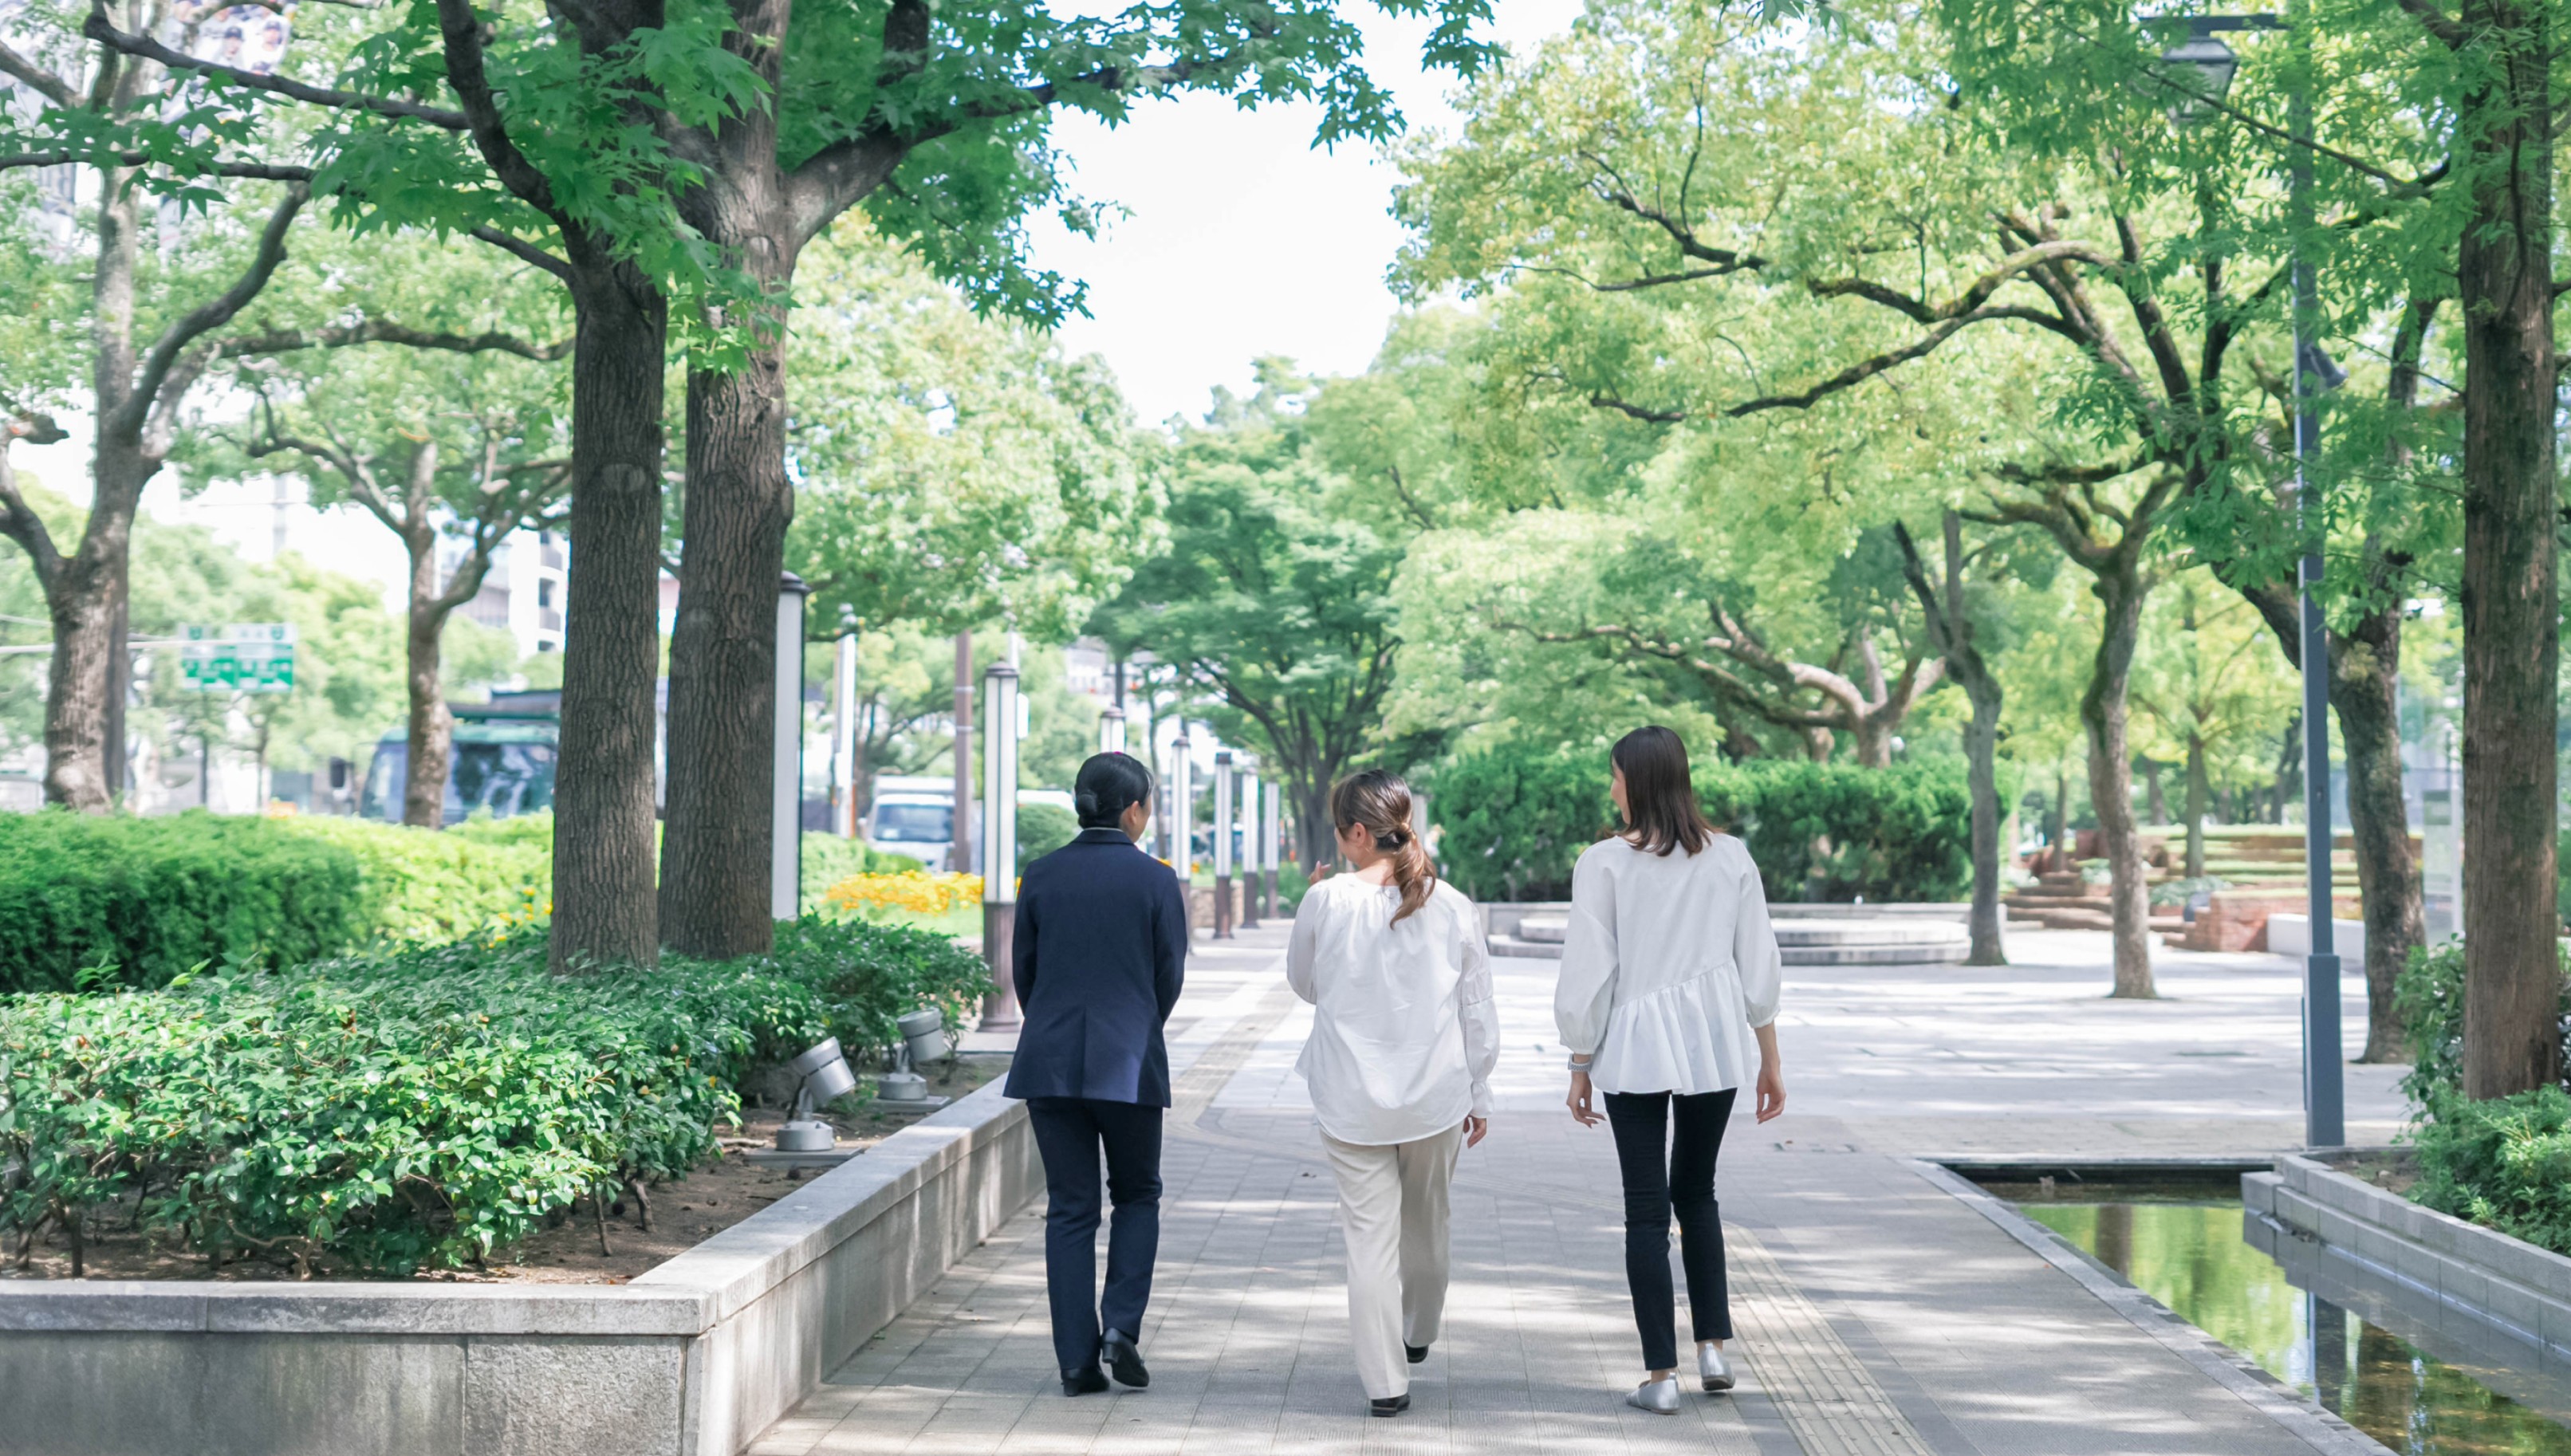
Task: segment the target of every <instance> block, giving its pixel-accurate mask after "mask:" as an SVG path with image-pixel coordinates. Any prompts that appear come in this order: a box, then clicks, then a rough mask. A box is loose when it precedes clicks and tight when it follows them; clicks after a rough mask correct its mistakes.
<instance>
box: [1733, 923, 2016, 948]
mask: <svg viewBox="0 0 2571 1456" xmlns="http://www.w3.org/2000/svg"><path fill="white" fill-rule="evenodd" d="M1770 923H1771V924H1773V925H1774V926H1775V927H1776V929H1777V943H1778V944H1779V945H1781V946H1820V945H1949V944H1952V945H1963V944H1966V943H1968V942H1969V941H1970V939H1971V936H1970V934H1969V932H1967V931H1966V929H1965V927H1964V922H1963V921H1961V920H1895V919H1892V918H1890V917H1889V916H1886V917H1884V918H1882V919H1879V920H1805V919H1801V918H1800V917H1792V916H1782V917H1779V918H1777V919H1775V920H1773V921H1771V922H1770Z"/></svg>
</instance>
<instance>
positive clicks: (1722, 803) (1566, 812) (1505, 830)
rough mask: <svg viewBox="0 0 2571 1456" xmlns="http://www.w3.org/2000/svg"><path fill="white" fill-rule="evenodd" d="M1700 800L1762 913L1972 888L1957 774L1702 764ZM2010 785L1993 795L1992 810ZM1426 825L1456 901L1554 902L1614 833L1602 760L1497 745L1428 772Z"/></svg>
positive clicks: (1598, 753)
mask: <svg viewBox="0 0 2571 1456" xmlns="http://www.w3.org/2000/svg"><path fill="white" fill-rule="evenodd" d="M1696 784H1697V794H1698V797H1699V798H1701V799H1702V800H1703V801H1704V803H1705V808H1706V813H1707V815H1708V816H1709V817H1711V818H1712V819H1713V820H1714V821H1715V822H1716V823H1718V824H1721V825H1724V826H1726V827H1728V828H1730V829H1731V830H1732V831H1733V832H1735V833H1738V834H1740V835H1741V836H1742V839H1743V841H1744V842H1745V843H1746V844H1747V846H1748V847H1749V849H1750V853H1751V857H1752V858H1753V859H1755V860H1757V861H1758V863H1759V868H1760V872H1761V873H1762V874H1763V875H1764V876H1765V877H1766V879H1767V882H1768V897H1769V898H1770V899H1772V900H1823V901H1847V900H1853V899H1856V898H1858V897H1860V896H1861V897H1863V898H1865V899H1867V900H1877V901H1890V902H1899V901H1923V900H1931V901H1943V900H1956V899H1960V898H1962V897H1963V896H1964V894H1965V893H1967V891H1968V889H1969V887H1970V885H1971V883H1972V801H1971V798H1970V795H1969V794H1968V792H1967V791H1966V786H1965V781H1964V765H1963V764H1962V763H1960V762H1953V761H1942V760H1931V761H1926V762H1911V763H1900V764H1895V765H1893V766H1892V767H1889V768H1859V767H1856V766H1853V765H1850V764H1843V763H1803V762H1789V761H1774V762H1752V763H1747V764H1740V765H1733V764H1726V763H1721V762H1709V763H1700V764H1698V765H1697V767H1696ZM2007 788H2008V785H2006V784H2003V785H2002V793H2003V798H2004V799H2005V795H2006V792H2007ZM1429 813H1430V815H1431V816H1432V817H1433V818H1434V819H1435V820H1436V822H1437V824H1438V827H1439V829H1440V830H1441V837H1440V840H1439V846H1438V847H1439V855H1440V858H1441V859H1442V860H1443V861H1444V865H1445V869H1446V872H1447V873H1448V874H1449V875H1451V876H1452V877H1453V878H1454V880H1455V883H1456V886H1457V888H1459V889H1462V890H1463V891H1464V892H1465V893H1467V894H1469V895H1472V896H1474V897H1475V898H1477V899H1485V900H1503V901H1506V900H1559V899H1564V898H1567V897H1568V896H1569V895H1570V893H1571V868H1572V864H1573V862H1574V861H1576V860H1577V859H1578V858H1579V857H1580V852H1581V851H1582V850H1584V849H1586V848H1588V847H1589V846H1590V845H1591V844H1592V843H1594V842H1596V841H1597V840H1598V839H1599V838H1601V837H1602V836H1604V835H1605V834H1607V833H1608V832H1609V831H1610V830H1611V828H1612V826H1613V825H1614V824H1615V823H1616V813H1615V807H1614V805H1613V804H1612V803H1611V802H1610V801H1609V799H1608V796H1607V754H1606V752H1605V751H1604V750H1591V751H1573V750H1569V749H1556V748H1533V747H1527V746H1524V745H1501V746H1498V747H1495V748H1492V749H1488V750H1485V751H1482V752H1478V753H1473V754H1469V755H1467V756H1464V757H1461V758H1458V759H1455V760H1453V761H1451V762H1449V763H1446V764H1443V765H1441V766H1439V767H1438V768H1437V770H1436V771H1435V773H1434V774H1433V776H1432V778H1431V781H1430V792H1429Z"/></svg>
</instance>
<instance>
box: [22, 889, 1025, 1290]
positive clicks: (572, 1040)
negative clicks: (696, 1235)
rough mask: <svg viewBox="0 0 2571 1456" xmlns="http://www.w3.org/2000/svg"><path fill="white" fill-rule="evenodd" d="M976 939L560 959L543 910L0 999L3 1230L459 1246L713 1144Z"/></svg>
mask: <svg viewBox="0 0 2571 1456" xmlns="http://www.w3.org/2000/svg"><path fill="white" fill-rule="evenodd" d="M986 984H987V977H985V976H984V975H983V973H982V966H981V962H980V961H979V960H977V959H975V958H974V957H972V956H969V955H966V954H964V953H963V952H961V951H960V950H958V949H957V948H956V947H955V945H954V943H953V942H952V941H950V940H945V939H943V938H942V937H936V936H929V935H925V934H922V933H920V932H916V931H906V930H900V929H895V928H889V927H883V926H869V925H862V924H850V923H845V922H837V921H824V920H817V919H813V918H809V917H807V918H806V919H804V920H802V921H798V922H796V923H794V924H792V925H787V926H781V927H779V934H778V943H777V947H776V949H775V951H774V952H772V953H771V954H770V955H766V956H760V957H753V958H749V959H746V960H742V961H734V962H717V963H709V962H703V961H692V960H689V959H686V958H684V957H676V956H673V957H669V958H666V959H665V960H664V961H663V963H662V964H661V965H660V966H659V967H658V968H657V969H653V970H640V969H633V968H606V969H600V970H595V971H590V972H586V973H583V974H580V975H573V976H557V975H554V974H552V973H551V972H550V971H548V970H547V968H546V945H545V937H544V930H543V928H542V927H541V926H534V927H522V928H519V929H517V930H513V931H508V932H504V933H501V934H498V935H496V936H491V937H487V938H484V937H477V938H475V939H472V940H466V941H460V942H455V943H451V944H446V945H439V946H387V947H384V948H380V949H376V950H372V951H369V952H366V953H362V954H358V955H352V956H346V957H342V958H339V959H336V960H329V961H323V962H319V963H316V964H313V965H309V966H304V967H300V968H297V969H294V970H290V971H283V972H261V971H257V970H249V969H235V970H232V971H228V972H223V973H216V974H196V975H187V974H183V975H181V976H179V977H177V978H175V979H174V980H173V981H172V982H171V983H170V984H169V985H168V986H167V987H166V988H164V989H161V990H158V991H123V992H114V993H107V994H95V995H66V994H36V995H23V996H17V997H7V998H0V1167H7V1168H10V1169H11V1170H12V1173H11V1176H10V1178H9V1180H8V1181H7V1183H6V1185H5V1187H0V1231H6V1232H10V1233H14V1234H15V1235H17V1236H18V1237H20V1238H25V1237H30V1236H32V1235H33V1232H34V1230H37V1229H38V1228H40V1227H43V1226H45V1225H48V1224H50V1225H52V1226H54V1227H56V1228H57V1229H62V1228H70V1227H79V1226H82V1225H83V1224H85V1223H87V1222H92V1221H96V1220H99V1219H103V1218H107V1217H114V1218H115V1219H117V1220H118V1221H119V1222H121V1223H131V1224H134V1225H137V1226H141V1227H144V1228H147V1229H150V1230H152V1231H153V1232H154V1233H155V1235H156V1236H157V1237H160V1238H162V1239H164V1240H166V1241H168V1242H170V1243H172V1244H174V1245H178V1246H182V1247H184V1248H186V1249H187V1250H189V1251H191V1252H193V1253H195V1254H198V1255H202V1256H204V1257H206V1258H208V1259H210V1260H213V1261H226V1260H235V1259H241V1258H258V1259H261V1260H266V1261H272V1262H275V1263H277V1264H279V1265H282V1266H285V1267H290V1268H291V1269H293V1270H294V1271H295V1272H297V1273H308V1272H312V1271H314V1270H315V1269H319V1270H322V1271H328V1272H335V1271H349V1272H380V1273H393V1274H400V1273H406V1272H409V1271H411V1270H413V1269H416V1268H419V1267H422V1266H453V1265H456V1264H460V1263H469V1262H475V1261H478V1260H480V1259H482V1258H484V1257H485V1256H487V1255H488V1254H489V1253H490V1251H491V1250H492V1249H494V1248H495V1247H498V1246H500V1245H502V1244H506V1243H509V1242H512V1241H514V1240H516V1239H518V1238H521V1237H524V1236H525V1235H526V1234H528V1233H529V1232H532V1231H534V1230H535V1229H536V1228H537V1227H539V1226H541V1225H542V1224H543V1223H544V1222H545V1221H546V1220H548V1219H551V1218H557V1217H560V1216H562V1215H563V1214H564V1213H565V1212H566V1211H568V1210H569V1209H570V1207H571V1205H572V1204H573V1202H574V1201H575V1200H577V1199H581V1198H584V1197H589V1196H594V1195H597V1194H600V1193H602V1192H603V1191H606V1190H609V1189H613V1188H615V1187H617V1186H619V1185H621V1184H623V1183H624V1182H626V1181H629V1180H658V1179H667V1178H674V1177H678V1176H681V1175H683V1174H685V1173H686V1172H687V1171H688V1170H689V1169H691V1168H694V1167H696V1166H697V1165H699V1164H701V1163H704V1162H705V1161H707V1160H708V1159H709V1158H712V1157H713V1156H715V1153H716V1143H715V1135H716V1129H717V1127H718V1126H719V1125H722V1124H724V1123H727V1122H730V1121H732V1120H733V1119H734V1118H735V1117H736V1115H737V1113H738V1111H739V1108H740V1093H739V1085H740V1082H741V1080H742V1078H743V1075H744V1074H745V1073H747V1072H748V1071H749V1070H750V1069H751V1068H752V1067H753V1066H755V1065H758V1064H761V1063H768V1062H774V1061H781V1060H783V1059H785V1058H787V1057H789V1056H791V1055H792V1054H794V1053H796V1052H799V1051H801V1050H802V1049H803V1048H805V1047H807V1046H809V1045H811V1044H812V1043H813V1042H816V1041H818V1040H820V1038H821V1037H822V1036H824V1035H828V1034H836V1035H838V1036H839V1037H840V1038H841V1039H842V1041H843V1042H845V1043H848V1044H849V1050H850V1051H851V1052H852V1053H855V1054H858V1055H862V1054H863V1052H864V1050H865V1049H866V1048H867V1047H869V1046H871V1045H879V1044H880V1043H882V1042H884V1041H887V1040H889V1039H890V1037H891V1036H892V1031H893V1028H892V1017H893V1016H894V1015H896V1014H898V1013H900V1012H903V1011H908V1010H910V1009H912V1008H914V1007H916V1006H919V1005H921V1004H923V1003H933V1004H938V1005H941V1006H943V1007H945V1008H946V1009H947V1010H948V1012H949V1014H950V1016H951V1017H959V1018H960V1016H961V1014H962V1013H963V1012H964V1011H965V1010H966V1008H967V1007H968V1006H969V1005H970V1003H971V1002H973V1001H976V1000H978V999H979V997H980V994H981V992H982V989H983V987H984V986H985V985H986Z"/></svg>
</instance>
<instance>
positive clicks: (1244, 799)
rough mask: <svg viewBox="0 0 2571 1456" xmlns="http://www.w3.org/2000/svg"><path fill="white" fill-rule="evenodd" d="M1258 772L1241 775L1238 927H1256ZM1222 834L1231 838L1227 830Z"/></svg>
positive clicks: (1257, 913) (1257, 918)
mask: <svg viewBox="0 0 2571 1456" xmlns="http://www.w3.org/2000/svg"><path fill="white" fill-rule="evenodd" d="M1259 799H1260V785H1259V775H1258V774H1256V773H1252V772H1249V771H1248V770H1244V771H1243V773H1242V775H1241V928H1242V929H1244V930H1256V929H1258V928H1259ZM1225 837H1227V838H1229V837H1231V834H1230V831H1229V830H1227V831H1226V833H1225Z"/></svg>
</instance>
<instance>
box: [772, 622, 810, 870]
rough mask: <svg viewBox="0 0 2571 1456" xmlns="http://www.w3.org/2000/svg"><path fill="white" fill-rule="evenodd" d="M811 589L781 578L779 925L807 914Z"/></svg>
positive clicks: (775, 825)
mask: <svg viewBox="0 0 2571 1456" xmlns="http://www.w3.org/2000/svg"><path fill="white" fill-rule="evenodd" d="M811 590H812V589H811V588H810V587H807V586H805V585H803V579H802V578H801V577H798V576H796V575H795V574H794V573H792V572H790V571H789V572H787V573H785V574H784V575H783V576H781V577H780V578H778V579H777V583H776V712H775V715H774V717H775V722H776V738H775V753H776V758H775V775H774V777H773V779H772V783H773V786H774V794H773V797H772V799H771V803H772V806H773V811H772V813H771V817H770V820H769V841H768V847H769V860H768V909H769V913H770V914H771V915H772V916H773V917H775V918H776V919H779V920H791V919H793V918H794V917H795V916H797V915H800V914H802V913H803V598H804V597H805V596H806V595H807V594H809V593H810V592H811Z"/></svg>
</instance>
